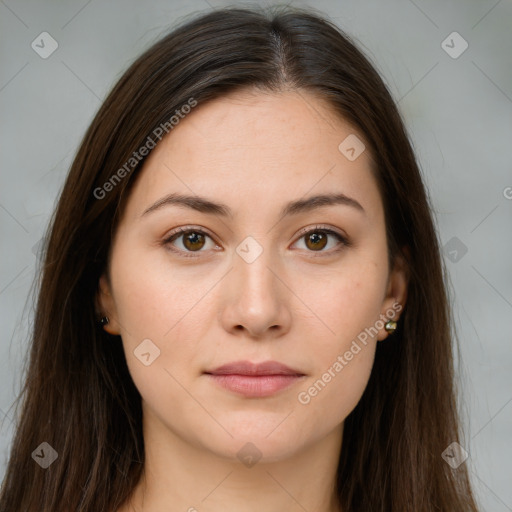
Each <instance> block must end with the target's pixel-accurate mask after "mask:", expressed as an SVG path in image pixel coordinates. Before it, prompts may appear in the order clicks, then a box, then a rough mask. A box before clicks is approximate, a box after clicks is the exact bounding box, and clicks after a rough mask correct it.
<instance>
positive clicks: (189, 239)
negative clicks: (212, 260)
mask: <svg viewBox="0 0 512 512" xmlns="http://www.w3.org/2000/svg"><path fill="white" fill-rule="evenodd" d="M182 236H183V245H184V246H185V247H186V248H187V249H188V250H189V251H198V250H199V249H202V248H203V246H204V243H205V237H204V235H203V234H202V233H198V232H197V231H188V232H187V233H183V235H182Z"/></svg>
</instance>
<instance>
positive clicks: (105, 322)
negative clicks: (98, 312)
mask: <svg viewBox="0 0 512 512" xmlns="http://www.w3.org/2000/svg"><path fill="white" fill-rule="evenodd" d="M108 322H109V320H108V316H102V317H101V318H100V324H101V325H102V326H103V325H107V324H108Z"/></svg>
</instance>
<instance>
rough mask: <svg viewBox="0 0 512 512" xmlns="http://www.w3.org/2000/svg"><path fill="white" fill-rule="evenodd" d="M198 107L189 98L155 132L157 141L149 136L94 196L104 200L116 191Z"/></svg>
mask: <svg viewBox="0 0 512 512" xmlns="http://www.w3.org/2000/svg"><path fill="white" fill-rule="evenodd" d="M196 105H197V101H196V100H195V99H194V98H189V99H188V100H187V103H185V104H184V105H182V106H181V107H180V108H179V109H176V110H175V113H174V115H173V116H171V117H170V119H169V120H168V121H166V122H165V123H162V124H161V125H159V126H158V127H157V128H155V129H154V130H153V133H152V134H151V135H153V136H154V137H155V138H156V139H157V140H154V139H153V137H152V136H151V135H149V136H148V137H147V139H146V141H145V142H144V144H143V145H142V146H141V147H140V148H139V149H138V151H134V152H133V153H132V156H131V157H130V158H129V159H128V160H127V161H126V162H125V163H124V165H123V166H122V167H120V168H119V169H118V170H117V171H116V172H115V173H114V174H112V176H111V177H110V178H109V179H108V180H107V181H106V182H105V183H103V185H102V186H101V187H96V188H95V189H94V191H93V195H94V197H95V198H96V199H104V198H105V197H106V195H107V193H108V192H111V191H112V190H114V188H115V187H116V185H118V184H119V183H120V182H121V180H122V179H123V178H125V177H126V176H127V175H128V174H130V172H131V171H133V169H135V167H136V166H137V164H138V163H139V162H140V161H141V160H142V159H143V158H144V157H145V156H147V155H148V154H149V152H150V151H151V150H152V149H153V148H154V147H155V146H156V144H157V141H159V140H161V139H162V137H163V136H164V135H166V134H168V133H169V132H170V131H171V130H172V129H173V128H175V127H176V126H177V125H178V124H179V122H180V120H182V119H185V116H186V115H187V114H189V113H190V112H191V110H192V108H193V107H195V106H196Z"/></svg>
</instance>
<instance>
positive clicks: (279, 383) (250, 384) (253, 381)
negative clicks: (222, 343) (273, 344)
mask: <svg viewBox="0 0 512 512" xmlns="http://www.w3.org/2000/svg"><path fill="white" fill-rule="evenodd" d="M207 375H208V376H209V377H211V378H212V379H213V380H214V381H215V382H216V383H217V384H219V385H220V386H222V387H223V388H225V389H228V390H229V391H233V392H235V393H238V394H240V395H244V396H246V397H250V398H263V397H266V396H271V395H273V394H274V393H277V392H278V391H281V390H282V389H285V388H287V387H289V386H291V385H292V384H294V383H295V382H298V381H299V380H301V379H302V378H303V377H304V375H233V374H231V375H212V374H207Z"/></svg>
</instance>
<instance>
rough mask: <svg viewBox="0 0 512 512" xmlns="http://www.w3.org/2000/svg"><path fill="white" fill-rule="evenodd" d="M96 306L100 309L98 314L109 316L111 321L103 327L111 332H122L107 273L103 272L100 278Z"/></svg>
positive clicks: (116, 333)
mask: <svg viewBox="0 0 512 512" xmlns="http://www.w3.org/2000/svg"><path fill="white" fill-rule="evenodd" d="M96 308H97V310H98V316H100V317H103V316H106V317H108V320H109V322H108V324H106V325H104V326H103V329H104V330H105V331H107V332H108V333H109V334H114V335H119V334H121V331H120V329H119V323H118V322H117V310H116V305H115V301H114V297H113V296H112V291H111V286H110V282H109V279H108V277H107V276H106V275H105V274H102V276H101V277H100V279H99V283H98V291H97V294H96Z"/></svg>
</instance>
